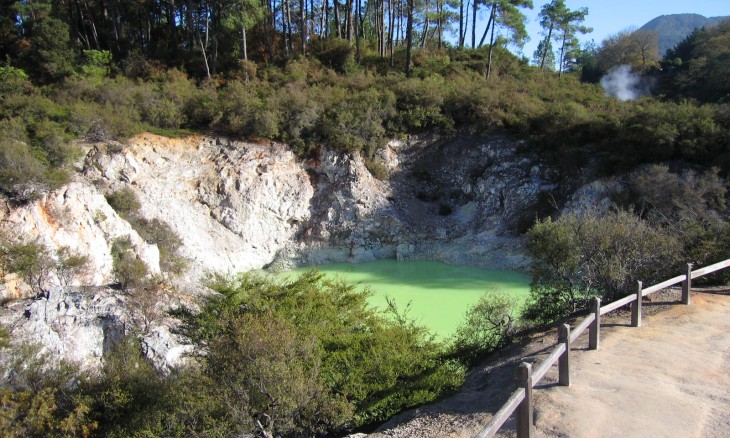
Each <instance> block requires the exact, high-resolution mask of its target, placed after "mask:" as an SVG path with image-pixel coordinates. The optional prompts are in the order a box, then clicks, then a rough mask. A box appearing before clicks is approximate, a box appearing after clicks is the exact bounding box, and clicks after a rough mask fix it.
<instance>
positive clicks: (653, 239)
mask: <svg viewBox="0 0 730 438" xmlns="http://www.w3.org/2000/svg"><path fill="white" fill-rule="evenodd" d="M527 239H528V240H527V250H528V251H529V252H530V254H531V255H532V256H533V257H534V259H535V260H534V262H533V264H532V284H531V286H530V297H529V299H528V301H527V304H526V308H525V312H524V316H525V318H526V319H528V320H531V321H533V322H536V323H538V324H547V323H550V322H553V321H555V320H557V319H560V318H562V317H564V316H567V315H568V314H570V313H572V312H575V311H576V310H578V309H581V308H585V307H586V306H587V303H588V300H589V299H590V298H591V297H592V296H596V295H599V296H602V297H603V299H604V301H606V302H608V301H613V300H615V299H618V298H621V297H622V296H625V295H628V294H629V293H633V292H634V288H635V287H636V286H635V285H636V281H637V280H642V281H645V282H647V284H648V283H650V282H652V281H657V280H661V279H664V277H666V276H668V275H670V274H671V273H674V272H677V267H678V261H679V260H678V257H679V255H680V254H681V242H680V241H679V239H677V237H676V236H674V235H673V234H670V233H668V232H666V231H665V230H664V229H662V228H659V227H652V226H651V225H650V224H649V223H647V222H645V221H642V220H641V219H640V218H639V217H638V216H635V215H633V214H632V213H629V212H626V211H613V212H608V213H599V212H597V211H593V210H591V211H588V212H586V213H584V214H576V213H570V214H567V215H564V216H562V217H560V218H559V219H558V220H556V221H552V220H551V219H549V218H548V219H546V220H543V221H538V222H537V223H536V224H535V225H534V226H533V228H532V229H530V231H528V233H527Z"/></svg>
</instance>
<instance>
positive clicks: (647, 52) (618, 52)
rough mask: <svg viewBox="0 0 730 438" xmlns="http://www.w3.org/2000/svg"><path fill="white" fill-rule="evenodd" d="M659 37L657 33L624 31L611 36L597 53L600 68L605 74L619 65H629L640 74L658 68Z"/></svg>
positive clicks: (604, 41)
mask: <svg viewBox="0 0 730 438" xmlns="http://www.w3.org/2000/svg"><path fill="white" fill-rule="evenodd" d="M658 53H659V36H658V34H657V33H656V32H651V31H645V30H636V31H633V32H632V31H623V32H619V33H617V34H615V35H612V36H609V37H608V38H606V39H605V40H603V42H602V43H601V47H600V49H598V52H597V60H598V65H599V66H600V68H601V69H602V70H603V71H604V72H605V71H608V70H610V69H611V68H612V67H615V66H618V65H628V66H631V69H632V70H634V71H638V72H646V71H647V70H649V69H650V68H652V67H656V66H658V65H659V64H658V61H659V54H658Z"/></svg>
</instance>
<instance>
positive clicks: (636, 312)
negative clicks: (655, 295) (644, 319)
mask: <svg viewBox="0 0 730 438" xmlns="http://www.w3.org/2000/svg"><path fill="white" fill-rule="evenodd" d="M636 283H637V290H636V301H634V302H633V303H631V326H632V327H641V302H642V301H643V300H642V298H643V297H642V296H641V289H642V286H643V285H642V283H641V282H640V281H637V282H636Z"/></svg>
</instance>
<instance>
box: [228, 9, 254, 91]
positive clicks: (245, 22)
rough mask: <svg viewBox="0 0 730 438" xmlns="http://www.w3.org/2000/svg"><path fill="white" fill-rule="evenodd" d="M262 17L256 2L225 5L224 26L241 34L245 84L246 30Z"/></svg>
mask: <svg viewBox="0 0 730 438" xmlns="http://www.w3.org/2000/svg"><path fill="white" fill-rule="evenodd" d="M263 16H264V10H263V7H262V4H261V2H260V1H258V0H232V1H230V3H228V4H227V10H226V13H225V16H224V18H223V24H224V26H227V27H228V28H232V29H238V30H240V32H241V59H242V60H243V69H244V74H245V78H246V82H248V80H249V75H248V45H247V42H246V29H248V28H250V27H252V26H254V25H255V24H256V23H258V22H259V21H261V19H262V18H263Z"/></svg>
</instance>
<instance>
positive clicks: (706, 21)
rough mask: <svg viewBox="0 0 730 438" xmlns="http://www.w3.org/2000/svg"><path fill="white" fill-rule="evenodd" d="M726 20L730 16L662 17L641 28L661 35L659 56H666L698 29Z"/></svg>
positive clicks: (687, 15)
mask: <svg viewBox="0 0 730 438" xmlns="http://www.w3.org/2000/svg"><path fill="white" fill-rule="evenodd" d="M725 20H730V16H726V17H711V18H707V17H704V16H702V15H699V14H673V15H661V16H659V17H656V18H655V19H653V20H651V21H650V22H648V23H646V24H645V25H643V26H641V29H642V30H654V31H657V32H658V33H659V55H660V56H664V54H665V53H666V52H667V50H669V49H671V48H672V47H674V46H676V45H677V43H679V42H680V41H682V40H683V39H684V38H685V37H686V36H687V35H689V34H690V33H692V31H693V30H695V29H696V28H698V27H710V26H716V25H718V24H720V23H721V22H723V21H725Z"/></svg>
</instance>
